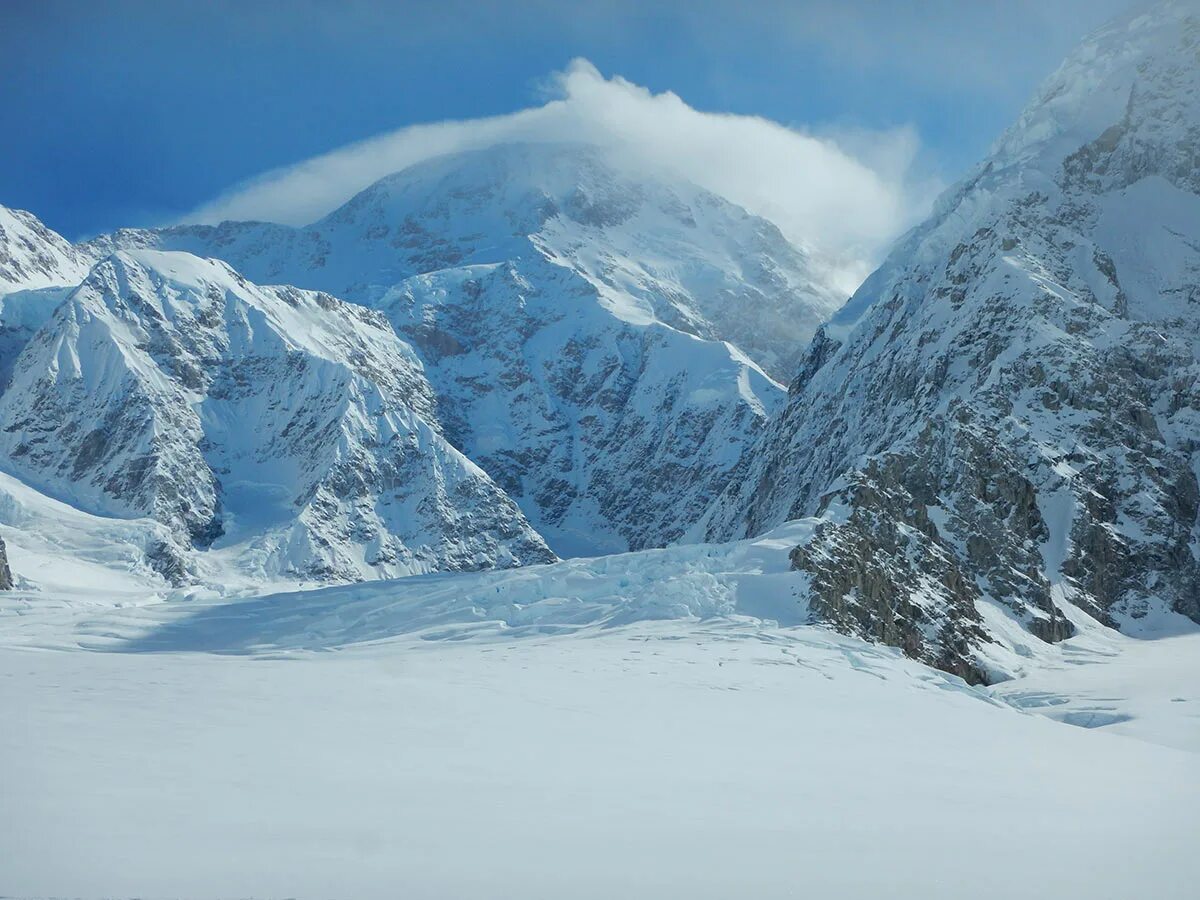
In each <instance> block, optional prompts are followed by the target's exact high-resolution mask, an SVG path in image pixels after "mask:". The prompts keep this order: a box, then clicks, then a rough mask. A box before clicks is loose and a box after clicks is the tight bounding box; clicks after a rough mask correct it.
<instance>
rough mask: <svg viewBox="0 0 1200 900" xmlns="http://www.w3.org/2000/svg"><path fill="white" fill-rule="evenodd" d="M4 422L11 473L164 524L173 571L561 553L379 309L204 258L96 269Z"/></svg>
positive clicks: (345, 569)
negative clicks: (485, 468)
mask: <svg viewBox="0 0 1200 900" xmlns="http://www.w3.org/2000/svg"><path fill="white" fill-rule="evenodd" d="M0 421H2V422H3V423H4V428H3V430H2V431H0V454H2V456H3V459H4V463H3V467H4V468H5V469H7V470H8V471H9V472H10V473H11V474H14V475H17V476H19V477H20V478H22V479H23V480H24V481H26V482H27V483H28V484H30V485H32V486H35V487H37V488H39V489H40V490H41V491H43V492H44V493H46V494H48V495H50V496H53V497H57V498H59V499H62V500H66V501H68V502H70V503H71V504H72V505H73V506H75V507H76V508H78V509H80V510H84V511H86V512H87V513H90V514H93V515H98V516H103V517H116V518H125V519H136V518H151V519H154V520H155V521H157V522H160V523H162V524H163V525H165V526H167V529H168V537H167V539H165V540H161V541H160V542H159V543H157V544H156V545H155V548H154V549H153V550H152V552H151V553H150V557H149V558H150V560H151V562H152V564H153V565H155V566H156V568H157V570H158V571H159V572H160V573H161V574H162V575H163V576H164V577H166V578H167V579H168V580H170V581H172V582H175V583H180V582H183V581H186V580H189V579H193V578H195V577H197V575H198V574H202V570H203V568H204V567H203V566H199V565H198V563H197V558H196V553H195V551H197V550H208V549H210V548H211V549H214V550H216V551H219V552H221V553H222V554H223V555H225V556H227V557H230V558H232V559H233V560H234V562H235V563H236V568H237V569H239V570H242V571H250V572H256V573H258V574H259V575H260V576H261V577H264V578H273V577H292V578H297V577H299V578H317V579H330V578H336V579H343V580H344V579H357V578H362V577H379V576H380V575H393V576H394V575H399V574H406V573H410V572H421V571H429V570H431V569H438V568H454V569H474V568H483V567H489V566H497V565H499V566H504V565H519V564H522V563H525V562H533V561H545V560H547V559H550V558H552V555H551V554H550V553H549V551H548V550H547V549H546V547H545V545H544V543H543V542H542V540H541V539H540V537H538V535H537V534H536V533H535V532H534V531H533V530H532V529H531V528H530V527H529V525H528V523H526V521H525V520H524V518H523V517H522V516H521V514H520V512H519V510H518V509H517V507H516V506H515V505H514V504H513V503H512V501H511V500H509V499H508V498H507V497H506V496H505V495H504V493H503V491H501V490H500V489H499V488H498V487H496V485H495V484H494V483H493V482H492V481H491V480H490V479H489V478H488V477H487V476H486V475H485V474H484V473H483V472H482V471H480V470H479V469H478V467H476V466H475V465H473V464H472V463H471V462H470V461H468V460H467V459H465V458H464V457H463V456H462V455H461V454H460V453H458V451H456V450H454V449H453V448H452V447H451V446H450V445H449V444H448V443H447V442H446V441H445V439H444V437H443V436H442V434H441V430H440V426H439V425H438V423H437V419H436V414H435V410H434V400H433V395H432V391H431V389H430V387H429V384H428V382H427V381H426V379H425V378H424V375H423V373H422V370H421V365H420V362H419V361H418V360H417V359H416V358H415V356H414V355H413V353H412V351H411V349H410V348H409V347H408V346H407V345H406V344H404V343H403V342H402V341H400V340H399V339H397V337H396V336H395V334H394V332H393V331H392V329H391V328H390V326H389V325H388V324H387V322H386V320H384V319H383V317H382V316H380V315H379V314H377V313H372V312H370V311H368V310H365V309H363V308H361V307H358V306H353V305H350V304H346V303H343V302H340V301H338V300H335V299H333V298H332V297H329V296H328V295H324V294H317V293H312V292H307V291H299V290H296V289H293V288H259V287H257V286H255V285H253V284H251V283H249V282H247V281H246V280H245V279H244V278H242V277H241V276H240V275H239V274H237V273H236V272H234V271H233V270H231V269H230V268H229V267H228V266H226V265H225V264H223V263H219V262H215V261H212V260H202V259H199V258H197V257H194V256H191V255H189V254H184V253H163V252H158V251H131V252H129V253H118V254H116V255H114V256H112V257H108V258H106V259H104V260H102V261H101V262H99V263H97V264H96V266H95V267H94V268H93V269H92V270H91V272H90V274H89V275H88V276H87V279H86V280H85V281H84V282H83V284H82V285H80V286H79V287H78V288H77V289H75V290H74V291H72V292H71V293H70V295H69V297H68V298H67V299H66V300H65V301H64V302H63V303H62V304H61V305H60V306H59V307H58V308H57V309H56V311H55V312H54V314H53V316H52V317H51V318H50V319H49V321H47V322H46V323H45V324H44V325H43V327H42V328H41V330H40V331H39V332H38V333H37V335H36V336H35V337H34V338H33V339H31V340H30V342H29V343H28V345H27V346H26V347H25V349H24V351H23V352H22V354H21V356H20V357H19V359H18V360H17V361H16V363H15V368H14V374H13V378H12V384H11V385H10V387H9V389H8V390H7V391H6V392H5V393H4V395H3V396H2V397H0Z"/></svg>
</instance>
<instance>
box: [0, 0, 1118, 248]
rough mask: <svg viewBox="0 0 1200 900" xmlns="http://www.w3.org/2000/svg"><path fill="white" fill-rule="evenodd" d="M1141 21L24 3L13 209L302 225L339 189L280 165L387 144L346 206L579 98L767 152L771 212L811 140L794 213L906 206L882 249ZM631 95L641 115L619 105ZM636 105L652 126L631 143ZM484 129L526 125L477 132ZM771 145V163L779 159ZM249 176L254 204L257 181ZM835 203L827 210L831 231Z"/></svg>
mask: <svg viewBox="0 0 1200 900" xmlns="http://www.w3.org/2000/svg"><path fill="white" fill-rule="evenodd" d="M1129 5H1130V4H1129V0H1037V2H1035V0H975V2H969V3H964V2H961V0H960V2H949V0H923V2H917V3H911V4H900V3H889V2H883V0H857V2H855V0H843V2H834V0H795V2H776V0H752V2H743V3H732V2H718V0H707V2H706V0H692V2H685V0H658V2H656V0H641V2H634V0H593V2H591V3H589V4H570V3H566V2H549V0H527V2H513V3H495V2H486V0H474V2H466V0H441V2H437V3H424V2H423V3H413V2H393V3H368V2H356V0H344V2H338V3H334V2H325V0H290V2H282V0H242V2H232V0H207V2H199V0H159V2H152V0H110V2H105V3H98V2H84V0H7V2H4V3H3V4H0V91H2V93H0V96H2V97H3V100H4V104H3V109H4V114H5V123H6V126H7V127H6V128H5V132H6V140H5V141H3V142H0V203H3V204H4V205H8V206H15V207H20V208H26V209H30V210H32V211H33V212H35V213H36V214H37V215H38V216H40V217H41V218H42V219H43V220H45V221H46V222H47V223H48V224H49V225H50V226H51V227H53V228H55V229H57V230H59V231H61V232H62V233H64V234H65V235H67V236H68V237H71V238H78V237H81V236H87V235H91V234H95V233H97V232H100V231H104V230H108V229H111V228H114V227H118V226H122V225H153V224H161V223H164V222H169V221H174V220H177V219H179V218H180V217H184V216H189V215H192V216H194V215H195V214H196V213H195V211H197V210H201V211H202V212H203V211H207V212H208V213H209V214H223V213H225V212H227V211H232V212H233V213H236V214H247V213H249V214H255V213H257V214H259V217H273V218H279V219H286V218H287V217H289V216H290V217H292V218H293V219H295V218H301V219H302V218H304V217H305V216H306V215H309V214H310V213H311V212H312V211H313V210H316V211H318V212H319V211H320V210H321V201H320V198H319V197H318V198H316V200H314V201H313V202H312V203H309V204H308V205H305V204H304V203H299V204H296V203H295V202H293V201H294V200H295V199H296V195H297V194H298V193H304V192H307V191H309V189H310V188H313V185H314V182H313V181H312V179H309V180H307V181H305V180H300V181H297V180H295V179H293V180H291V181H279V180H278V178H277V177H276V176H278V175H279V170H284V174H287V175H289V177H291V174H292V173H294V172H296V171H299V172H301V174H304V173H305V172H309V170H308V169H304V167H301V168H300V169H299V170H293V169H290V168H289V167H293V166H295V165H296V164H298V163H302V162H303V161H304V160H308V159H310V158H313V157H320V156H322V155H323V154H329V153H331V152H332V151H337V150H338V148H341V147H344V146H346V145H353V144H359V143H360V142H364V141H367V142H371V141H372V140H374V143H369V144H368V146H371V147H379V146H385V145H386V146H387V147H389V148H390V149H389V150H388V153H390V154H391V155H380V154H372V155H371V163H370V166H367V167H365V168H361V169H356V170H355V172H354V175H353V177H351V178H350V179H349V180H348V181H347V182H346V184H344V185H343V184H341V183H339V184H338V185H336V186H335V187H333V188H329V187H328V185H325V188H328V191H329V192H328V199H333V198H334V195H335V194H336V193H337V192H338V191H343V192H344V191H345V190H347V189H349V187H353V186H354V185H355V184H356V183H357V180H361V179H362V178H365V177H367V176H368V175H370V174H373V173H374V172H375V170H376V169H378V168H379V167H380V166H384V165H386V164H390V163H391V162H393V161H395V160H401V161H404V160H408V159H410V158H411V157H413V155H414V154H415V155H416V156H417V157H419V156H420V155H421V153H430V152H434V150H436V149H437V148H443V149H454V148H456V147H458V146H461V145H464V144H465V145H472V144H473V143H479V142H483V141H486V140H488V139H490V138H489V135H493V134H495V135H498V136H499V139H510V138H511V137H512V136H514V135H515V136H516V137H517V138H520V137H522V136H523V135H524V132H522V131H520V130H519V129H517V130H515V131H514V130H513V128H511V127H509V126H510V125H511V123H512V122H513V121H516V119H514V117H512V116H510V115H508V114H511V113H514V112H516V111H519V110H527V111H530V112H532V113H535V114H537V115H541V117H542V119H545V118H546V116H545V114H543V113H540V112H539V110H540V109H542V108H543V107H544V105H545V104H547V103H554V102H559V103H562V102H564V101H565V102H566V103H567V105H568V107H569V108H570V109H571V115H572V116H574V119H572V120H571V121H573V122H576V123H578V122H584V124H585V125H587V121H585V120H587V119H588V117H593V118H595V117H598V116H601V115H603V116H606V117H608V118H607V119H605V120H604V121H602V122H599V123H596V124H594V128H595V129H597V130H600V129H607V130H617V131H628V132H629V134H630V135H631V136H633V137H634V138H636V139H637V140H641V141H643V142H649V143H653V144H655V145H658V144H661V143H663V134H664V132H663V131H662V130H661V128H665V127H667V126H665V125H661V126H656V125H655V124H654V122H655V121H657V120H658V119H659V118H666V119H669V120H670V121H676V122H678V123H682V124H681V125H680V129H676V130H677V131H679V130H681V133H683V134H686V135H688V136H689V137H688V141H689V143H687V144H686V145H683V146H687V147H690V146H692V144H691V143H690V141H691V140H692V137H691V136H692V135H693V134H694V135H695V140H696V141H697V142H698V144H697V146H698V147H699V151H698V153H697V154H696V159H695V160H694V161H693V168H696V167H699V166H701V165H703V164H704V163H705V161H706V160H707V161H708V164H710V165H714V166H715V165H718V164H720V163H721V161H723V160H725V159H727V157H728V155H729V154H731V153H734V152H735V151H736V150H737V149H738V147H739V146H747V145H753V148H754V152H753V153H752V155H751V158H750V162H749V164H748V165H747V166H746V167H745V168H746V169H747V171H749V170H758V171H761V172H762V173H763V174H762V178H761V183H759V184H751V183H749V180H748V179H747V178H742V179H741V180H740V181H738V182H737V183H735V184H733V187H732V189H731V190H732V193H733V194H735V195H736V194H737V192H738V191H742V192H744V193H745V195H746V196H747V197H750V198H751V199H752V200H753V198H755V197H760V198H761V197H765V196H766V194H767V193H768V192H769V191H770V190H772V186H773V185H774V184H776V183H777V182H779V180H780V179H781V178H786V177H787V176H786V169H787V168H788V166H789V162H788V161H789V159H790V156H789V154H791V153H792V150H791V149H790V148H793V147H794V148H795V152H796V154H797V157H796V158H797V159H799V160H800V161H801V163H802V164H803V166H806V167H808V169H809V170H810V172H809V176H808V180H807V181H805V180H803V179H800V180H794V179H792V180H789V182H788V184H787V185H786V186H785V189H783V190H782V191H781V193H779V201H780V202H782V203H786V204H790V205H791V206H792V207H796V206H797V204H798V205H799V207H804V203H803V202H800V201H799V200H796V199H794V198H801V197H804V196H807V194H806V193H805V192H811V191H813V190H814V188H815V187H817V186H819V185H820V184H821V183H822V180H825V181H828V182H829V183H830V184H832V185H835V186H837V189H838V190H843V189H844V190H845V191H847V192H849V193H851V194H853V195H854V196H855V197H857V198H858V199H857V201H856V202H857V203H858V204H859V207H861V209H863V210H868V209H870V208H872V207H873V206H878V205H880V204H882V205H884V206H887V205H888V204H891V205H893V206H894V207H895V209H890V208H889V209H890V211H887V210H885V212H884V213H881V215H880V220H879V221H877V222H870V223H867V225H865V226H864V229H865V231H864V235H852V236H851V237H849V238H847V239H846V240H847V241H849V240H851V238H853V240H861V241H865V242H868V243H869V242H870V241H871V240H875V239H876V232H879V233H883V232H886V231H887V230H888V229H893V230H894V229H895V228H897V227H899V226H900V225H902V224H904V222H905V220H906V217H910V216H911V215H912V211H913V210H914V209H916V208H918V207H920V205H921V203H922V202H924V200H923V197H924V195H925V194H927V193H928V192H929V191H930V190H932V189H933V188H934V187H936V185H938V184H940V183H943V182H945V181H949V180H953V179H954V178H955V177H956V176H958V175H959V174H961V172H962V171H963V170H965V169H966V168H967V167H968V166H969V165H970V164H971V163H972V162H974V161H975V160H976V159H977V158H978V157H979V156H980V155H981V154H982V153H983V152H984V151H985V150H986V149H987V146H988V145H989V144H990V142H991V141H992V139H993V138H994V137H995V136H996V135H997V134H998V133H999V132H1000V131H1001V130H1002V129H1003V128H1004V127H1005V126H1006V125H1007V124H1009V122H1011V120H1012V119H1013V118H1014V117H1015V116H1016V114H1017V113H1018V112H1019V111H1020V109H1021V107H1022V106H1023V105H1024V103H1025V101H1026V100H1027V99H1028V98H1029V96H1030V95H1031V94H1032V92H1033V91H1034V90H1035V89H1036V87H1037V84H1038V83H1039V82H1040V80H1041V79H1042V78H1043V77H1045V76H1046V75H1048V74H1049V73H1050V72H1051V71H1052V70H1053V69H1054V68H1055V67H1056V66H1057V65H1058V63H1059V61H1060V60H1061V59H1062V57H1063V56H1064V55H1065V54H1066V53H1067V52H1069V51H1070V49H1071V47H1072V46H1073V45H1074V44H1075V43H1076V42H1077V41H1078V40H1079V38H1081V37H1082V36H1083V35H1084V34H1086V33H1087V32H1088V31H1090V30H1091V29H1092V28H1094V27H1096V26H1098V25H1100V24H1102V23H1103V21H1105V20H1106V19H1108V18H1109V17H1111V16H1112V15H1113V14H1115V13H1118V12H1120V11H1121V10H1123V9H1125V8H1127V7H1128V6H1129ZM578 58H583V59H586V60H589V61H590V63H591V66H586V65H584V64H580V63H573V62H572V61H573V60H576V59H578ZM581 72H582V73H583V75H584V76H586V77H584V78H583V80H579V78H580V77H581V76H580V73H581ZM572 77H576V81H574V82H572V80H571V78H572ZM572 85H574V88H573V89H572V87H571V86H572ZM572 90H574V93H573V94H572ZM667 92H670V93H667ZM671 94H673V95H677V98H678V102H676V100H675V98H673V97H671ZM580 97H587V98H591V99H588V100H586V102H585V101H583V100H578V98H580ZM621 97H633V98H634V99H635V100H636V101H637V102H629V103H623V102H612V103H610V102H608V100H609V99H613V98H616V99H620V98H621ZM663 97H666V98H667V99H666V100H663V99H662V98H663ZM606 98H607V99H606ZM655 98H658V99H657V100H656V99H655ZM577 101H578V102H577ZM668 101H670V102H668ZM663 109H670V110H674V112H673V113H672V115H675V116H676V118H675V119H671V118H670V116H667V117H660V116H659V113H660V112H661V111H662V110H663ZM697 110H699V111H703V113H728V114H732V115H731V116H726V117H714V116H708V115H702V114H701V113H697V112H696V111H697ZM627 112H628V115H631V116H635V117H636V116H640V117H641V118H642V119H643V120H645V122H646V125H645V127H644V128H642V129H641V130H635V129H634V128H633V127H632V126H630V127H629V128H626V125H625V122H624V120H623V119H621V118H620V117H621V116H625V115H626V114H627ZM537 115H535V116H534V118H537ZM480 117H493V121H500V122H501V125H500V126H495V125H488V126H487V127H486V128H485V127H483V126H480V127H476V126H475V125H474V124H472V123H470V122H468V123H466V125H465V126H464V125H461V120H474V119H477V118H480ZM494 117H505V118H503V119H500V120H495V118H494ZM526 118H528V116H526ZM444 120H460V124H459V125H456V126H455V128H457V129H458V130H457V131H454V134H456V135H458V137H457V138H456V140H457V143H456V142H455V141H449V143H446V141H445V140H442V138H439V139H438V140H434V141H431V142H426V143H421V144H420V145H419V148H418V149H414V146H417V145H414V143H413V140H414V139H413V137H412V135H413V134H420V135H426V136H428V135H429V134H432V133H434V132H433V131H431V130H428V129H425V130H421V129H418V130H417V131H415V132H414V131H412V130H411V129H410V130H408V131H404V132H401V133H400V134H401V135H402V137H403V141H407V142H408V143H404V144H403V146H401V143H402V141H401V138H397V137H395V136H394V135H396V134H397V133H398V132H397V131H396V130H397V129H405V128H406V126H412V125H418V124H422V123H437V122H442V121H444ZM763 120H767V121H766V122H764V121H763ZM520 121H521V122H524V121H525V119H520ZM504 123H509V124H504ZM689 123H691V124H689ZM692 125H695V128H694V129H692ZM743 125H745V126H746V127H744V128H743V127H742V126H743ZM522 127H523V126H522ZM539 127H540V126H539ZM555 127H559V126H555ZM487 128H493V131H488V130H487ZM656 128H658V129H659V130H656ZM583 130H584V132H585V133H586V132H587V130H588V129H587V128H586V127H585V128H584V129H583ZM446 133H449V132H448V131H446V130H445V129H443V130H442V131H440V132H439V134H443V135H444V134H446ZM552 133H556V132H552ZM532 134H533V136H534V137H538V136H541V134H542V132H541V131H537V130H535V131H534V132H532ZM380 135H390V136H391V137H388V138H386V139H382V138H380V137H379V136H380ZM789 135H790V136H792V137H793V138H794V141H793V143H790V144H789V143H788V139H789ZM797 136H798V137H797ZM760 139H761V140H760ZM447 140H448V139H447ZM814 140H816V143H814ZM763 141H765V142H766V143H772V142H773V143H772V147H771V148H769V152H768V151H767V150H763V151H762V152H761V153H760V152H759V144H760V143H762V142H763ZM388 142H390V143H388ZM722 142H725V144H728V145H729V146H728V147H723V146H722ZM663 152H666V151H663ZM671 152H673V153H675V154H679V153H680V152H681V151H680V148H679V146H676V147H673V148H672V149H671ZM355 153H358V151H355V152H354V153H351V154H349V155H347V154H345V153H343V154H342V155H336V154H335V157H334V163H336V166H340V167H341V168H340V169H337V171H338V172H343V170H344V169H345V168H346V164H347V160H352V161H356V162H355V165H357V161H360V160H361V159H363V155H362V154H360V153H359V154H358V155H355ZM754 154H758V155H757V156H756V155H754ZM805 154H808V155H807V156H806V155H805ZM826 165H828V166H830V167H832V168H831V170H830V171H833V172H834V173H835V174H834V176H831V177H830V178H828V179H825V178H824V177H823V174H822V173H823V172H824V169H822V168H821V167H822V166H826ZM855 166H859V167H860V168H861V169H862V171H857V170H855ZM272 171H274V172H275V173H276V176H272V178H274V179H275V182H276V183H277V184H278V186H279V188H280V189H279V190H276V191H274V193H272V194H271V195H270V196H267V195H266V194H264V193H263V191H262V190H260V188H259V187H258V186H260V185H261V181H262V180H261V178H260V176H262V174H263V173H266V172H272ZM331 171H332V170H331ZM839 173H840V174H839ZM324 174H326V173H323V176H324ZM343 174H344V173H343ZM379 174H383V173H379ZM689 174H690V175H694V174H695V173H694V172H689ZM843 177H844V179H845V180H844V181H838V180H836V179H837V178H843ZM253 179H259V180H258V181H252V180H253ZM699 180H701V181H703V178H700V179H699ZM268 181H271V179H268ZM793 181H794V183H793ZM247 182H251V189H252V192H251V193H247V192H246V191H244V190H241V189H238V190H233V189H234V188H235V187H236V186H239V185H245V184H246V183H247ZM714 186H715V187H717V188H724V187H725V185H724V183H723V182H720V181H719V180H718V182H717V183H716V184H715V185H714ZM314 190H315V188H314ZM231 191H232V193H231ZM253 191H258V193H253ZM872 192H874V193H872ZM322 196H325V195H322ZM231 199H232V200H233V201H236V202H234V203H233V205H229V202H230V200H231ZM302 199H304V198H302ZM734 199H738V197H737V196H735V197H734ZM820 199H821V198H817V200H820ZM285 200H286V201H287V202H284V201H285ZM817 200H814V201H813V202H812V204H810V205H811V206H813V208H814V209H819V211H820V212H819V213H818V212H813V213H811V215H814V216H815V215H818V214H822V215H823V214H827V211H828V206H829V204H828V202H825V201H822V202H824V204H825V205H821V203H818V202H817ZM289 203H290V204H291V205H288V204H289ZM748 205H753V204H752V203H748ZM856 208H858V207H852V209H856ZM264 211H265V212H266V215H263V213H264ZM809 214H810V213H809V212H807V211H806V208H804V209H800V211H799V212H798V213H797V216H801V215H809ZM889 216H890V218H888V217H889ZM866 232H869V233H866Z"/></svg>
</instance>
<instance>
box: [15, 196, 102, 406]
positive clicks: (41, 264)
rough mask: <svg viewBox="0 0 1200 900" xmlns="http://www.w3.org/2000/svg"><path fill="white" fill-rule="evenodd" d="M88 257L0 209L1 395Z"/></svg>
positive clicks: (20, 215) (30, 220)
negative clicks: (19, 357) (27, 347)
mask: <svg viewBox="0 0 1200 900" xmlns="http://www.w3.org/2000/svg"><path fill="white" fill-rule="evenodd" d="M91 263H92V259H91V254H90V253H89V252H85V251H83V250H80V249H78V248H76V247H74V246H73V245H72V244H71V243H70V242H69V241H67V240H66V239H65V238H64V237H62V236H61V235H59V234H56V233H55V232H53V231H51V230H50V229H49V228H47V227H46V226H45V225H44V224H42V222H40V221H39V220H38V218H37V217H36V216H34V215H33V214H32V213H28V212H25V211H24V210H19V209H9V208H8V207H5V206H0V392H2V391H3V390H4V388H5V387H6V386H7V384H8V379H9V377H10V376H11V374H12V365H13V362H15V360H16V358H17V355H18V354H19V353H20V352H21V349H22V348H23V347H24V346H25V343H26V341H28V340H29V338H31V337H32V336H33V334H34V333H35V332H36V331H37V330H38V329H39V328H40V327H41V326H42V325H43V324H44V323H45V321H46V320H47V319H48V318H49V317H50V314H51V313H52V312H53V311H54V308H55V307H56V306H57V305H58V304H59V303H60V302H61V301H62V299H63V297H65V296H66V294H67V289H68V288H70V287H73V286H74V285H76V284H79V282H80V281H82V280H83V279H84V277H85V276H86V275H87V273H88V269H89V268H90V267H91Z"/></svg>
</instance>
